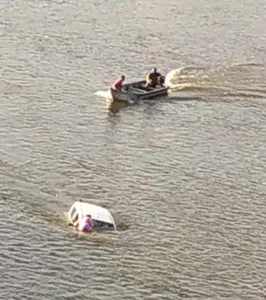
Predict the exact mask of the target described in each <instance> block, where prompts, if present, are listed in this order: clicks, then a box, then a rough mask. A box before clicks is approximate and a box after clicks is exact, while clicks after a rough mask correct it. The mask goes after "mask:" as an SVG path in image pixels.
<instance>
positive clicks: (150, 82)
mask: <svg viewBox="0 0 266 300" xmlns="http://www.w3.org/2000/svg"><path fill="white" fill-rule="evenodd" d="M163 83H164V78H163V76H162V75H161V74H160V73H159V72H157V68H153V69H152V71H151V72H150V73H149V74H148V75H147V77H146V85H147V86H149V87H153V88H156V86H157V85H158V84H159V85H160V86H162V85H163Z"/></svg>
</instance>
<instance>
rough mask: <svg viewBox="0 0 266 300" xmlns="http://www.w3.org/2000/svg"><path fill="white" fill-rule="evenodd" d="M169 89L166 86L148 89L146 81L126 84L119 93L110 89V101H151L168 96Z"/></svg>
mask: <svg viewBox="0 0 266 300" xmlns="http://www.w3.org/2000/svg"><path fill="white" fill-rule="evenodd" d="M168 91H169V88H168V87H166V86H160V85H158V86H157V87H149V86H147V84H146V80H141V81H136V82H131V83H126V84H123V85H122V89H121V91H118V90H114V89H112V88H111V89H110V95H111V98H112V99H111V100H113V101H127V102H132V101H134V102H136V101H138V100H152V99H156V98H161V97H167V96H168Z"/></svg>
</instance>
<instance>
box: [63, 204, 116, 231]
mask: <svg viewBox="0 0 266 300" xmlns="http://www.w3.org/2000/svg"><path fill="white" fill-rule="evenodd" d="M86 215H91V218H92V220H93V223H94V230H95V231H106V230H108V231H116V224H115V221H114V218H113V216H112V215H111V213H110V212H109V211H108V210H107V209H106V208H104V207H101V206H97V205H94V204H90V203H86V202H82V201H76V202H74V203H73V204H72V206H71V207H70V209H69V211H68V213H67V218H68V221H69V223H70V224H73V223H75V222H76V223H78V222H77V221H79V220H81V219H82V218H83V217H85V216H86Z"/></svg>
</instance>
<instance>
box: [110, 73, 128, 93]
mask: <svg viewBox="0 0 266 300" xmlns="http://www.w3.org/2000/svg"><path fill="white" fill-rule="evenodd" d="M124 80H125V76H124V75H122V76H121V77H120V78H118V79H117V80H116V81H115V82H114V84H113V85H112V87H111V89H112V90H115V91H121V88H122V84H123V82H124Z"/></svg>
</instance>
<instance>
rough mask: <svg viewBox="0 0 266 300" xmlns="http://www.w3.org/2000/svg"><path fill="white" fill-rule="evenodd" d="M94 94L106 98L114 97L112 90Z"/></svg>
mask: <svg viewBox="0 0 266 300" xmlns="http://www.w3.org/2000/svg"><path fill="white" fill-rule="evenodd" d="M94 95H96V96H99V97H102V98H105V99H109V98H111V97H112V96H111V93H110V91H97V92H95V93H94Z"/></svg>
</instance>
